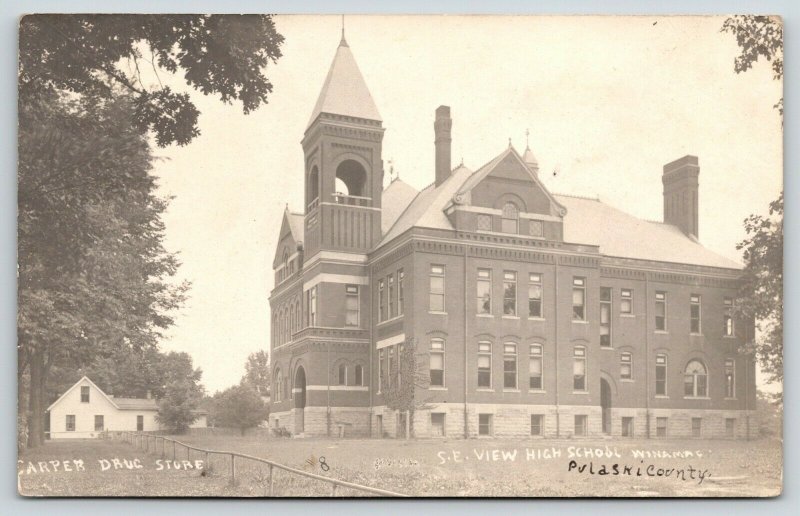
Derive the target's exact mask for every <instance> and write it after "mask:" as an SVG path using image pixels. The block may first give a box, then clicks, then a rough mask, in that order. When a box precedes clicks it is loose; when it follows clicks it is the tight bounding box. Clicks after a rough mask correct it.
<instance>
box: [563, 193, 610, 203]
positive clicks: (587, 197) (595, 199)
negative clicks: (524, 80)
mask: <svg viewBox="0 0 800 516" xmlns="http://www.w3.org/2000/svg"><path fill="white" fill-rule="evenodd" d="M553 195H558V196H560V197H572V198H573V199H585V200H587V201H597V202H602V201H601V200H600V196H599V195H596V194H595V195H594V196H589V195H575V194H565V193H557V192H553Z"/></svg>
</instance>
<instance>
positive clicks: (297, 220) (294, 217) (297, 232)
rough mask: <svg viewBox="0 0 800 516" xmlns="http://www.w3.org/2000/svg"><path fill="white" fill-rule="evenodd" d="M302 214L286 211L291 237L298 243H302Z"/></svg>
mask: <svg viewBox="0 0 800 516" xmlns="http://www.w3.org/2000/svg"><path fill="white" fill-rule="evenodd" d="M303 218H304V216H303V214H302V213H295V212H293V211H288V210H287V212H286V219H287V220H288V221H289V230H290V231H291V232H292V237H294V241H295V242H297V243H298V244H302V243H303V233H304V226H305V224H304V223H303Z"/></svg>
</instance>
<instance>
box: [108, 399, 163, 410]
mask: <svg viewBox="0 0 800 516" xmlns="http://www.w3.org/2000/svg"><path fill="white" fill-rule="evenodd" d="M111 400H112V401H113V402H114V405H116V406H117V408H118V409H120V410H158V401H156V400H154V399H152V398H116V397H112V398H111Z"/></svg>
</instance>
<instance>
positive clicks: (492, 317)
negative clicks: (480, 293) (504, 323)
mask: <svg viewBox="0 0 800 516" xmlns="http://www.w3.org/2000/svg"><path fill="white" fill-rule="evenodd" d="M476 317H483V318H486V319H494V315H492V314H478V315H477V316H476Z"/></svg>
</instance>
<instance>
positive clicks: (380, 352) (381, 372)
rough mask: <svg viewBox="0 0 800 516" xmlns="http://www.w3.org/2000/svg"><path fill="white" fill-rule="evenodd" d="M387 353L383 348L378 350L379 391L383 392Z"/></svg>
mask: <svg viewBox="0 0 800 516" xmlns="http://www.w3.org/2000/svg"><path fill="white" fill-rule="evenodd" d="M385 355H386V353H384V350H383V349H379V350H378V392H381V390H382V389H383V386H384V383H383V382H384V377H385V374H384V364H383V361H384V360H386V356H385Z"/></svg>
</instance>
